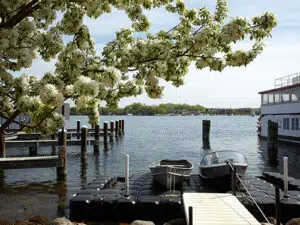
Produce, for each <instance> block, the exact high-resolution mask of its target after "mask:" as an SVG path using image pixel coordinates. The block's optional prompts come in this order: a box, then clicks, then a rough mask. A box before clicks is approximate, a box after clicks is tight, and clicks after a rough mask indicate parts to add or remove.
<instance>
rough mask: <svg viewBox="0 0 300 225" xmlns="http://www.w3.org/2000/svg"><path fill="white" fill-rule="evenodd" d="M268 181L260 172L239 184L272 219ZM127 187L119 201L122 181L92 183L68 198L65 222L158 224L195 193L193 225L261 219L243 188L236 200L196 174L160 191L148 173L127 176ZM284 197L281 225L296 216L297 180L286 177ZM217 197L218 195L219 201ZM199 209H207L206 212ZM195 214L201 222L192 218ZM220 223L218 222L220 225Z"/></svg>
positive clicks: (178, 213)
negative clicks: (287, 192)
mask: <svg viewBox="0 0 300 225" xmlns="http://www.w3.org/2000/svg"><path fill="white" fill-rule="evenodd" d="M271 178H272V179H273V180H276V179H277V180H280V174H277V173H265V174H264V175H263V176H262V177H260V178H257V177H248V178H247V179H245V180H244V183H245V186H246V187H247V189H248V190H249V192H250V193H251V195H252V196H253V198H254V199H255V201H256V202H257V204H258V205H259V207H260V208H261V209H262V210H263V212H264V213H265V215H266V216H267V217H269V216H271V217H274V216H275V186H274V183H271V182H269V181H267V180H268V179H269V180H272V179H271ZM272 182H273V181H272ZM278 182H279V181H278ZM129 184H130V186H129V190H130V196H129V198H126V197H124V194H125V185H124V178H123V177H106V178H98V179H95V180H93V181H92V182H91V183H89V184H88V185H86V186H85V187H84V188H82V189H81V190H80V191H79V192H78V193H77V194H75V195H74V196H73V197H72V198H71V199H70V219H71V220H73V221H116V222H125V223H130V222H132V221H133V220H136V219H140V220H151V221H153V222H155V223H164V222H168V221H170V220H173V219H178V218H183V219H184V218H185V216H186V213H185V211H187V209H186V208H187V207H188V206H189V204H190V203H189V201H192V200H187V197H188V196H193V195H195V196H198V195H199V196H201V197H199V198H201V199H203V202H202V203H201V204H202V206H200V208H201V207H202V208H201V211H202V213H199V212H198V211H197V210H198V209H197V207H198V206H196V205H195V206H194V205H193V206H194V210H196V211H195V212H194V219H196V220H194V221H193V222H194V223H193V224H194V225H195V224H198V222H199V221H200V222H201V221H206V222H208V220H210V219H212V218H215V219H216V220H215V222H213V221H212V223H202V224H218V223H217V218H216V215H220V216H222V218H224V221H225V220H226V221H230V220H232V221H231V222H230V224H235V223H234V222H233V221H236V220H238V221H247V220H248V222H249V221H250V223H247V224H257V220H258V221H263V220H264V219H263V218H262V216H261V214H259V213H258V210H257V208H255V206H254V204H253V202H251V199H250V197H249V196H247V195H246V192H245V190H243V188H241V187H240V188H239V189H238V191H237V196H236V198H235V197H234V198H233V196H232V195H231V193H230V187H227V186H224V185H213V184H207V182H205V181H204V180H202V179H201V178H200V176H199V174H192V175H191V176H190V178H189V179H188V180H186V181H185V182H184V183H183V184H182V186H180V187H177V188H176V190H166V189H164V188H163V187H162V186H161V185H160V184H158V183H156V182H155V181H153V180H152V176H151V174H150V173H146V174H142V175H141V174H140V175H133V176H131V177H130V181H129ZM297 184H299V186H297ZM298 188H299V189H298ZM216 193H218V194H216ZM289 194H290V198H284V197H283V194H282V193H281V204H280V208H281V222H283V223H285V222H286V221H287V220H289V219H291V218H295V217H300V181H299V180H297V179H292V178H290V191H289ZM184 196H186V197H184ZM212 196H217V197H218V199H217V198H216V199H215V203H213V204H214V205H210V204H211V203H212V201H211V198H212ZM221 196H223V197H222V198H221ZM229 196H232V197H229ZM185 198H186V199H185ZM225 198H227V199H226V201H225ZM192 199H193V198H192ZM195 199H196V197H195ZM223 200H224V201H223ZM227 200H228V201H227ZM222 201H223V203H222V204H223V206H224V207H227V208H226V209H225V208H224V209H223V206H221V205H219V204H221V202H222ZM183 202H184V203H183ZM200 202H201V201H200ZM239 202H241V203H239ZM193 204H194V203H193ZM225 205H226V206H225ZM242 206H244V207H242ZM218 207H222V209H218ZM230 207H231V208H230ZM237 208H239V209H237ZM246 209H247V210H248V211H249V212H250V213H251V214H252V215H253V216H251V214H250V213H249V212H248V211H247V210H246ZM205 210H207V213H206V212H205ZM209 210H210V211H209ZM223 210H224V211H226V212H227V213H226V215H225V214H224V213H221V211H223ZM205 214H206V215H205ZM223 214H224V215H223ZM238 214H240V217H238V216H237V215H238ZM196 215H199V216H200V217H201V218H200V217H196ZM225 216H226V219H225ZM227 217H228V218H227ZM229 217H230V218H229ZM255 218H256V219H257V220H255ZM198 220H199V221H198ZM197 221H198V222H197ZM224 221H221V222H220V223H219V224H225V223H224ZM199 224H201V223H199ZM239 224H243V223H242V222H241V223H239Z"/></svg>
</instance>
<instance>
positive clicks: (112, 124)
mask: <svg viewBox="0 0 300 225" xmlns="http://www.w3.org/2000/svg"><path fill="white" fill-rule="evenodd" d="M114 124H115V123H114V121H110V136H109V140H110V141H113V139H114V138H113V135H114Z"/></svg>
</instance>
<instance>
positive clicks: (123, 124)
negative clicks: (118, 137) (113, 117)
mask: <svg viewBox="0 0 300 225" xmlns="http://www.w3.org/2000/svg"><path fill="white" fill-rule="evenodd" d="M124 127H125V120H122V133H123V134H124V132H125V128H124Z"/></svg>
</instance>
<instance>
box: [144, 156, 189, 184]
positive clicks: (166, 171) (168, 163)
mask: <svg viewBox="0 0 300 225" xmlns="http://www.w3.org/2000/svg"><path fill="white" fill-rule="evenodd" d="M149 168H150V171H151V174H152V177H153V179H154V180H155V181H156V182H158V183H160V184H161V185H162V186H163V187H165V188H166V189H172V188H175V186H176V185H178V184H180V183H182V182H183V181H184V179H185V178H188V177H189V176H190V174H191V171H192V169H193V164H192V163H191V162H190V161H188V160H185V159H181V160H168V159H164V160H159V161H155V162H153V163H151V164H150V166H149Z"/></svg>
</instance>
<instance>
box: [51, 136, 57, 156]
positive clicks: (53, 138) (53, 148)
mask: <svg viewBox="0 0 300 225" xmlns="http://www.w3.org/2000/svg"><path fill="white" fill-rule="evenodd" d="M51 139H52V140H55V139H56V134H52V135H51ZM55 154H56V146H52V152H51V155H55Z"/></svg>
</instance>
